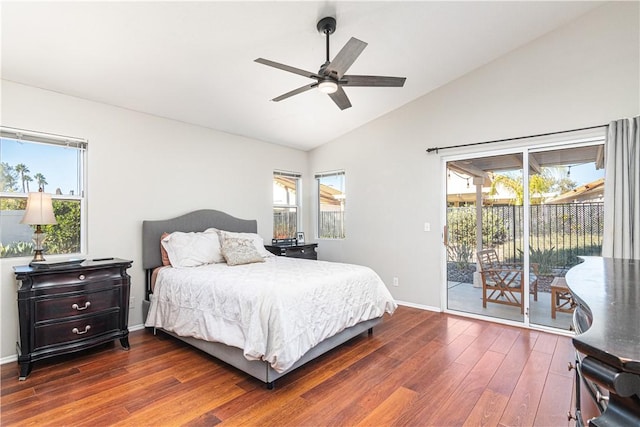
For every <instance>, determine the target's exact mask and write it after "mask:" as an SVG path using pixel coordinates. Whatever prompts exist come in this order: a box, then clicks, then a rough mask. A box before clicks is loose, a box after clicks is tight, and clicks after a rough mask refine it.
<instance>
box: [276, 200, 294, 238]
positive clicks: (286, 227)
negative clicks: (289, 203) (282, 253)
mask: <svg viewBox="0 0 640 427" xmlns="http://www.w3.org/2000/svg"><path fill="white" fill-rule="evenodd" d="M296 231H298V209H297V208H279V207H275V206H274V208H273V238H274V239H288V238H293V237H295V236H296Z"/></svg>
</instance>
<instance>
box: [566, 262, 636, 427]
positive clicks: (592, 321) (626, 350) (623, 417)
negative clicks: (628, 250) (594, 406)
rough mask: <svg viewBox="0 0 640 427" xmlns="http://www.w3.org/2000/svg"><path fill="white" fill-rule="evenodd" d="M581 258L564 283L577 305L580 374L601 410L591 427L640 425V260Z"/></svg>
mask: <svg viewBox="0 0 640 427" xmlns="http://www.w3.org/2000/svg"><path fill="white" fill-rule="evenodd" d="M581 258H583V259H584V262H583V263H582V264H579V265H577V266H575V267H573V268H572V269H571V270H569V272H568V273H567V276H566V280H567V285H568V286H569V289H570V290H571V293H572V294H573V297H574V299H575V301H576V303H577V307H576V310H575V312H574V326H575V328H576V333H577V334H576V336H575V337H574V338H573V345H574V347H575V348H576V350H577V352H578V358H577V361H576V362H577V363H576V375H578V376H579V378H581V379H582V380H583V381H584V382H585V383H587V386H588V389H589V390H590V391H591V393H592V396H593V397H594V399H595V400H596V401H597V403H598V406H599V407H600V409H601V410H602V413H601V414H600V416H598V417H595V418H592V419H590V420H589V425H590V426H598V427H601V426H632V425H634V426H640V260H623V259H612V258H601V257H581ZM577 378H578V377H577ZM576 385H577V386H578V389H579V385H580V384H579V381H577V382H576ZM601 390H602V391H603V392H602V393H601V392H600V391H601ZM607 392H608V396H607ZM576 404H577V407H576V418H577V419H576V422H577V424H578V425H583V421H582V419H581V415H580V407H579V399H576Z"/></svg>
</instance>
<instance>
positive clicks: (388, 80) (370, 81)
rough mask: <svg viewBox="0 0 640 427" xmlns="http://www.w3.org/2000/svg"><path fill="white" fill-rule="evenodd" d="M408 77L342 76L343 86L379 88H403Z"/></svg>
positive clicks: (341, 82)
mask: <svg viewBox="0 0 640 427" xmlns="http://www.w3.org/2000/svg"><path fill="white" fill-rule="evenodd" d="M405 80H407V78H406V77H386V76H351V75H348V76H342V79H340V84H341V85H342V86H377V87H402V86H404V82H405Z"/></svg>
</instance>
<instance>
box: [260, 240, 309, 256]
mask: <svg viewBox="0 0 640 427" xmlns="http://www.w3.org/2000/svg"><path fill="white" fill-rule="evenodd" d="M317 247H318V244H317V243H306V244H299V245H282V246H280V245H275V246H272V245H269V246H267V245H265V248H266V249H267V250H268V251H269V252H271V253H272V254H274V255H279V256H287V257H292V258H304V259H315V260H317V259H318V253H317V252H316V248H317Z"/></svg>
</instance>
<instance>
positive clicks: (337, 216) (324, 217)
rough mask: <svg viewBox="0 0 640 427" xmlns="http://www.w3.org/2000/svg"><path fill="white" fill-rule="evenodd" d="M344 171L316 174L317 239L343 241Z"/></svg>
mask: <svg viewBox="0 0 640 427" xmlns="http://www.w3.org/2000/svg"><path fill="white" fill-rule="evenodd" d="M344 178H345V176H344V171H338V172H328V173H321V174H316V181H317V182H318V237H319V238H320V239H344V238H345V229H344V225H345V224H344V208H345V203H346V201H347V200H346V193H345V185H344Z"/></svg>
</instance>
